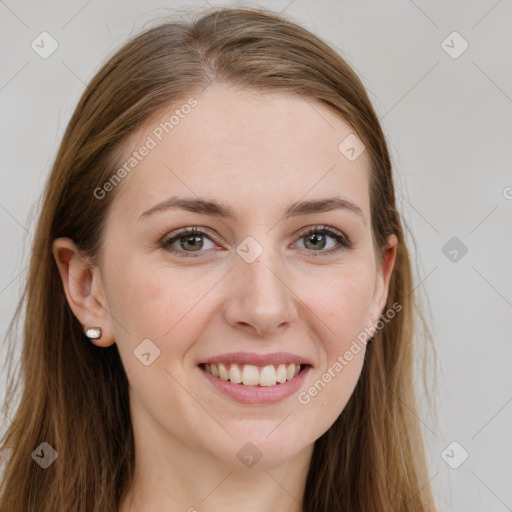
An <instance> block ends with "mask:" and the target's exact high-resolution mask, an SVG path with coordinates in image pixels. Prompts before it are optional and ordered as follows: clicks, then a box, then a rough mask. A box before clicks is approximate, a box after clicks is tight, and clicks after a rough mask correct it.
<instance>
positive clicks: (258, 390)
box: [198, 365, 311, 404]
mask: <svg viewBox="0 0 512 512" xmlns="http://www.w3.org/2000/svg"><path fill="white" fill-rule="evenodd" d="M198 368H199V370H200V371H201V373H202V374H203V375H204V376H205V378H206V380H208V381H209V382H211V383H212V385H213V386H215V388H216V389H217V390H218V391H220V392H221V393H224V394H225V395H227V396H229V397H230V398H232V399H233V400H235V401H236V402H239V403H241V404H273V403H276V402H280V401H281V400H284V399H285V398H287V397H289V396H290V395H293V393H295V392H296V391H298V390H299V388H300V387H301V386H302V384H303V383H304V379H305V378H306V375H307V374H308V372H309V370H310V369H311V366H309V365H307V366H306V367H305V368H304V369H303V370H301V372H300V373H299V374H298V375H297V376H295V377H294V378H293V379H292V380H287V381H286V382H283V383H282V384H275V385H274V386H245V385H244V384H233V382H230V381H229V380H222V379H221V378H220V377H214V376H213V375H212V374H211V373H207V372H206V371H204V370H203V368H201V367H200V366H199V367H198Z"/></svg>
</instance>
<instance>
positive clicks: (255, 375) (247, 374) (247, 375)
mask: <svg viewBox="0 0 512 512" xmlns="http://www.w3.org/2000/svg"><path fill="white" fill-rule="evenodd" d="M259 380H260V374H259V372H258V368H256V366H253V365H252V364H246V365H244V369H243V372H242V382H243V383H244V384H245V385H246V386H256V384H258V381H259Z"/></svg>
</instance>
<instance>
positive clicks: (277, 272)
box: [223, 250, 299, 337]
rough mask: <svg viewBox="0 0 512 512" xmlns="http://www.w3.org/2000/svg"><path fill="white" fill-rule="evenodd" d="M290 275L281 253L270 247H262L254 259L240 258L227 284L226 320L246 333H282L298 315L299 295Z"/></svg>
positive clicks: (224, 309)
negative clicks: (293, 288) (247, 260)
mask: <svg viewBox="0 0 512 512" xmlns="http://www.w3.org/2000/svg"><path fill="white" fill-rule="evenodd" d="M287 277H288V274H287V272H286V270H285V268H284V266H283V265H282V264H280V261H279V257H278V256H273V255H272V256H271V255H270V251H267V250H265V251H263V253H262V254H261V255H260V257H258V258H257V259H256V260H255V261H253V262H252V263H247V262H246V261H244V260H243V259H242V258H238V259H237V260H236V263H235V268H234V269H233V271H232V272H230V279H229V281H231V282H230V283H228V284H227V286H226V300H225V302H224V306H223V314H224V318H225V320H226V321H227V322H228V323H229V325H231V326H232V327H233V328H236V329H239V330H243V331H244V332H245V333H246V334H250V333H252V334H256V335H259V336H261V337H271V336H272V335H273V334H281V333H282V331H284V330H285V329H286V328H287V327H289V326H290V325H292V324H293V322H295V321H296V320H297V318H298V301H299V299H298V297H297V296H296V294H295V293H294V291H293V290H292V289H291V288H290V284H289V283H288V282H287V281H289V280H290V279H289V277H288V279H287Z"/></svg>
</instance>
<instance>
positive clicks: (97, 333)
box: [85, 327, 101, 340]
mask: <svg viewBox="0 0 512 512" xmlns="http://www.w3.org/2000/svg"><path fill="white" fill-rule="evenodd" d="M85 335H86V336H87V337H88V338H89V339H91V340H97V339H99V338H101V327H91V328H89V329H87V330H86V331H85Z"/></svg>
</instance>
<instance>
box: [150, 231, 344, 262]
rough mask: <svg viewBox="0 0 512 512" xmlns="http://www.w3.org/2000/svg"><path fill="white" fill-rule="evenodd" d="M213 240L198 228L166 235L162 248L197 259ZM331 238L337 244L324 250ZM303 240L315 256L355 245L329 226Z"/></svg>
mask: <svg viewBox="0 0 512 512" xmlns="http://www.w3.org/2000/svg"><path fill="white" fill-rule="evenodd" d="M212 238H213V236H212V235H210V234H209V232H208V231H207V230H204V229H200V228H198V227H192V228H185V229H182V230H180V231H178V232H177V233H170V234H169V235H166V236H165V237H164V238H163V239H162V240H161V242H160V247H161V248H162V249H165V250H166V251H169V252H171V253H174V254H178V255H179V256H183V257H197V256H199V255H200V253H201V252H205V251H202V250H201V249H205V248H206V249H211V248H214V247H215V244H214V242H213V240H212ZM329 238H330V239H331V240H334V242H335V243H334V244H331V246H330V247H328V250H323V249H325V248H326V246H327V245H328V243H327V241H328V239H329ZM204 239H207V240H208V241H209V242H210V243H211V244H212V246H211V247H208V244H206V246H205V243H204ZM303 239H305V240H306V243H305V244H304V245H305V248H306V249H310V251H309V252H310V253H311V255H313V256H320V255H329V254H333V253H334V252H337V251H339V250H342V249H345V250H347V249H351V248H352V247H353V243H352V242H351V241H350V240H349V238H348V237H347V236H345V235H343V234H342V233H341V232H339V231H337V230H335V229H333V228H330V227H328V226H315V227H313V228H306V229H305V230H302V231H301V232H300V233H299V241H302V240H303ZM306 244H307V245H306ZM333 246H334V248H333ZM300 248H301V247H300ZM194 253H196V254H194Z"/></svg>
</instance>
